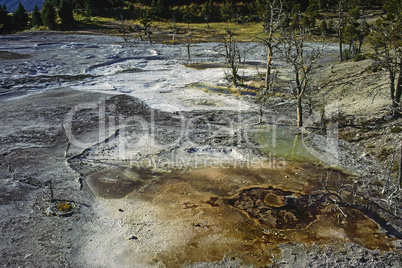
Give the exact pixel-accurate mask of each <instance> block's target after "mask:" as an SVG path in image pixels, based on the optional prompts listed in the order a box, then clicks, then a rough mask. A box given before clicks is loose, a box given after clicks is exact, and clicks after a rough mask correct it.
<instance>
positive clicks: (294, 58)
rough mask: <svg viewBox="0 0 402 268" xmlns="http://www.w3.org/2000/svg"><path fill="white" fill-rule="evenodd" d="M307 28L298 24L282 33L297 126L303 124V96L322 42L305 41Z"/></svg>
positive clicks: (308, 87)
mask: <svg viewBox="0 0 402 268" xmlns="http://www.w3.org/2000/svg"><path fill="white" fill-rule="evenodd" d="M308 33H309V31H308V29H307V28H305V27H303V26H299V27H297V28H296V29H287V30H286V31H285V33H284V35H283V48H282V51H283V55H284V57H285V59H286V61H287V63H289V64H290V65H291V67H292V71H293V80H294V84H295V86H294V90H293V94H294V95H295V96H296V99H297V126H298V127H302V126H303V105H302V104H303V103H302V101H303V97H304V95H305V93H306V91H307V90H309V89H310V84H309V83H310V80H311V75H312V73H313V71H314V66H315V63H316V62H317V61H318V60H319V59H320V58H321V57H322V52H323V49H324V43H323V44H322V45H320V44H318V43H314V42H312V43H311V42H310V43H307V41H306V39H307V36H308Z"/></svg>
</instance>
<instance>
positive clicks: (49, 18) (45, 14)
mask: <svg viewBox="0 0 402 268" xmlns="http://www.w3.org/2000/svg"><path fill="white" fill-rule="evenodd" d="M42 21H43V24H44V25H45V26H46V27H48V28H49V29H51V30H54V29H56V27H57V24H56V10H55V9H54V6H53V4H52V1H51V0H46V1H45V3H43V7H42Z"/></svg>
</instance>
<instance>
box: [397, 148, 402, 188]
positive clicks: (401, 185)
mask: <svg viewBox="0 0 402 268" xmlns="http://www.w3.org/2000/svg"><path fill="white" fill-rule="evenodd" d="M398 188H399V190H401V189H402V141H401V150H400V156H399V172H398Z"/></svg>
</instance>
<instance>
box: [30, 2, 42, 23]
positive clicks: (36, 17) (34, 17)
mask: <svg viewBox="0 0 402 268" xmlns="http://www.w3.org/2000/svg"><path fill="white" fill-rule="evenodd" d="M42 24H43V23H42V17H41V15H40V11H39V8H38V5H35V7H34V10H33V12H32V20H31V26H32V27H34V28H37V27H39V26H41V25H42Z"/></svg>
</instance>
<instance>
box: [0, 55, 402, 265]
mask: <svg viewBox="0 0 402 268" xmlns="http://www.w3.org/2000/svg"><path fill="white" fill-rule="evenodd" d="M2 55H5V57H8V58H9V57H16V58H19V56H17V55H15V54H12V53H2ZM7 60H9V59H7ZM369 66H370V62H368V61H365V62H363V63H359V64H357V63H354V62H347V63H343V64H342V65H335V67H332V68H330V67H328V68H327V67H325V66H323V67H322V69H321V70H320V72H321V74H322V76H321V77H322V78H325V79H329V80H330V81H323V82H322V84H323V86H322V88H321V91H320V93H319V94H322V95H324V96H326V97H325V99H326V101H327V103H325V104H322V103H320V101H318V100H321V99H323V97H322V95H319V94H318V95H317V98H316V101H315V102H314V105H315V108H314V109H315V110H316V111H318V112H317V113H318V115H319V111H320V107H321V106H325V105H328V104H331V103H333V102H334V101H335V99H338V98H337V96H338V95H342V94H344V98H342V99H341V100H340V101H339V104H338V107H339V110H338V113H337V117H336V120H338V121H336V122H338V123H337V125H338V126H339V137H340V138H341V139H340V140H339V143H338V145H337V147H333V146H329V145H328V139H327V138H328V137H329V135H328V132H329V131H330V130H331V129H330V128H329V127H328V126H329V125H330V124H329V123H328V124H327V125H323V124H321V123H320V122H316V124H312V125H311V127H310V128H308V129H307V130H306V131H305V132H303V134H304V137H305V139H304V144H305V146H306V147H309V148H310V150H309V152H310V153H312V154H314V153H315V155H316V156H317V155H318V156H319V157H320V159H318V160H317V159H316V160H314V161H305V159H304V158H303V159H290V158H289V156H288V155H287V154H285V153H284V151H286V150H290V151H292V148H295V145H294V144H296V143H297V142H298V141H297V137H298V136H296V135H294V134H295V133H299V132H300V130H297V129H295V128H294V127H292V126H291V124H293V123H294V121H293V119H292V118H294V117H293V113H292V112H289V111H291V110H292V109H291V108H289V107H291V105H292V104H294V101H293V100H292V99H290V98H288V97H287V96H285V95H281V94H282V93H281V94H277V96H276V97H275V98H271V99H270V100H269V101H268V103H267V105H266V108H267V113H266V114H265V118H264V120H265V122H270V120H271V118H272V117H278V114H280V115H281V116H282V117H281V118H283V120H284V121H283V122H286V123H284V124H283V125H284V130H283V131H284V132H283V133H284V134H281V133H282V132H280V131H279V130H278V132H277V133H278V142H279V141H280V140H281V139H283V140H284V143H283V148H282V147H281V148H280V149H283V150H279V151H278V152H277V154H275V155H270V154H269V153H267V151H266V150H265V149H264V148H265V147H261V145H266V144H267V142H268V143H269V142H271V141H272V140H270V139H268V138H264V137H265V136H264V135H265V134H266V133H272V130H271V129H270V127H272V126H269V125H266V126H261V127H260V126H256V125H255V122H256V121H257V118H256V117H257V113H256V111H257V110H258V105H256V104H255V103H254V102H255V100H254V99H253V97H250V96H246V97H242V98H241V100H242V102H243V103H244V105H248V106H247V107H252V108H251V109H248V110H247V109H245V110H242V111H241V112H240V113H239V112H238V110H237V109H222V110H220V109H219V108H216V107H215V106H214V105H213V103H214V101H215V100H214V99H213V98H212V97H213V96H214V94H216V93H205V95H203V99H202V101H205V102H199V103H198V102H193V104H194V103H195V104H196V105H197V106H196V107H202V109H196V108H194V109H192V110H188V111H185V112H184V111H183V112H166V111H161V110H158V109H152V108H150V107H149V106H148V105H146V104H145V103H144V102H142V101H140V100H138V99H136V98H133V97H130V96H127V95H124V94H122V95H116V96H113V95H109V94H102V93H95V92H86V91H78V90H71V89H70V88H56V89H52V90H49V91H45V92H40V93H37V94H32V95H27V96H23V97H18V98H14V99H12V100H9V101H3V102H1V104H0V110H1V115H2V116H1V117H0V124H1V125H2V126H3V127H2V129H1V131H0V141H1V142H0V210H1V218H0V226H1V227H0V232H1V235H0V240H1V241H0V242H1V243H0V264H1V265H2V266H3V267H180V266H181V267H267V266H268V267H323V266H334V267H355V266H364V267H400V266H401V265H402V258H401V252H402V244H401V239H402V236H401V231H402V230H401V229H402V227H401V222H402V221H401V219H400V217H399V215H400V203H398V200H397V198H398V196H397V195H395V197H393V198H392V199H389V198H388V199H387V197H389V196H390V191H391V190H392V189H394V188H392V187H395V178H394V176H395V171H396V170H397V168H395V167H394V168H393V169H392V168H391V170H393V171H392V172H393V173H392V176H391V177H390V179H388V181H387V176H388V170H389V167H393V165H395V164H396V163H397V161H396V159H398V155H397V154H396V153H395V156H394V157H393V154H394V151H395V150H394V149H395V148H397V146H396V144H397V141H399V140H400V131H398V129H397V127H398V126H400V121H399V120H392V119H391V118H389V117H388V113H387V111H386V110H383V108H384V105H385V104H386V98H383V99H382V100H378V99H376V100H375V101H374V104H373V103H370V102H369V101H371V99H370V98H367V99H366V98H364V96H365V95H364V94H363V93H364V92H362V91H361V90H360V91H359V92H358V93H359V94H361V95H359V94H357V93H353V92H352V89H354V88H357V89H361V88H365V89H366V91H365V92H367V93H370V92H371V91H372V90H371V88H370V87H369V86H370V85H373V84H374V81H381V82H379V84H382V83H385V78H384V73H382V72H380V73H371V72H370V70H369V69H368V67H369ZM343 72H347V73H348V74H349V76H347V75H346V74H345V73H343ZM328 73H331V75H328ZM351 78H355V79H351ZM325 79H324V80H325ZM348 79H350V81H349V80H348ZM355 81H358V82H355ZM337 83H338V86H335V85H336V84H337ZM351 83H357V84H351ZM343 85H345V86H343ZM347 85H348V86H347ZM194 90H197V89H194ZM336 90H339V92H336ZM329 92H331V93H332V95H331V94H329ZM352 96H354V97H352ZM377 96H382V95H377ZM211 98H212V100H211V102H208V101H207V100H208V99H211ZM227 98H229V99H236V98H237V99H239V97H238V96H231V95H228V96H227ZM353 98H355V99H354V100H353ZM358 100H359V101H358ZM88 103H91V104H92V105H91V106H85V107H84V106H81V108H80V109H75V110H74V108H75V107H79V105H81V104H88ZM320 105H321V106H320ZM208 106H211V107H214V109H211V110H208V109H206V108H205V107H208ZM307 108H308V107H307V106H306V109H307ZM352 108H354V110H353V109H352ZM372 111H375V113H372ZM351 115H353V117H352V116H351ZM328 117H329V116H328ZM316 118H317V116H315V117H312V119H311V122H312V123H313V121H317V120H315V119H316ZM318 118H320V117H319V116H318ZM313 119H314V120H313ZM325 120H329V118H325ZM283 122H282V123H283ZM261 133H262V134H261ZM285 134H286V135H285ZM288 138H289V140H288ZM384 148H386V152H385V151H384V152H383V150H384ZM389 148H391V149H389ZM335 149H336V155H337V157H336V159H337V161H338V167H330V166H329V165H328V163H332V162H331V161H332V160H333V159H334V153H335V151H334V150H335ZM268 151H269V150H268ZM280 151H282V153H283V154H281V152H280ZM292 155H293V154H292ZM392 158H394V159H395V160H394V161H392ZM309 159H310V158H309ZM311 159H312V158H311ZM295 160H299V161H295ZM302 160H303V161H302ZM339 167H341V168H339ZM384 167H385V168H384ZM384 185H385V186H386V187H385V188H386V191H385V192H384V194H383V193H382V190H383V188H384ZM362 195H363V196H362ZM387 201H388V202H387ZM390 212H391V213H390ZM394 214H395V215H394Z"/></svg>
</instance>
